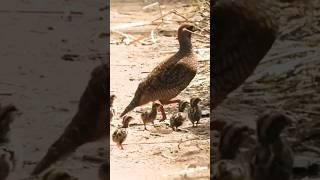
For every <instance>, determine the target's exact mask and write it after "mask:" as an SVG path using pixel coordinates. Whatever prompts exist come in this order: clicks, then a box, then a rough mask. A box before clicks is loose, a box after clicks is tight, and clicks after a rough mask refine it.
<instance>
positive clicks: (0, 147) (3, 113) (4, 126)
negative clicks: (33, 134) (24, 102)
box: [0, 105, 17, 180]
mask: <svg viewBox="0 0 320 180" xmlns="http://www.w3.org/2000/svg"><path fill="white" fill-rule="evenodd" d="M15 111H17V108H16V107H15V106H13V105H8V106H4V107H2V106H1V105H0V180H6V179H7V178H8V177H9V175H10V172H12V171H13V170H15V169H16V165H17V157H16V153H17V152H16V150H17V149H15V146H14V145H13V144H12V139H11V137H10V125H11V123H12V122H13V112H15Z"/></svg>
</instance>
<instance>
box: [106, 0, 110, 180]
mask: <svg viewBox="0 0 320 180" xmlns="http://www.w3.org/2000/svg"><path fill="white" fill-rule="evenodd" d="M105 17H106V21H105V23H106V34H107V36H106V44H105V49H106V63H107V74H106V123H105V124H106V132H107V139H106V151H107V152H106V161H107V162H106V164H107V165H108V166H107V169H106V171H107V179H108V180H109V179H110V137H109V136H110V114H109V113H110V110H109V109H110V76H111V74H110V0H106V11H105Z"/></svg>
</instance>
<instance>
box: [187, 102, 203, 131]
mask: <svg viewBox="0 0 320 180" xmlns="http://www.w3.org/2000/svg"><path fill="white" fill-rule="evenodd" d="M200 101H201V99H200V98H191V99H190V108H189V110H188V118H189V120H190V121H191V122H192V126H193V127H194V123H196V126H198V124H199V121H200V118H201V114H202V112H201V108H200V106H199V102H200Z"/></svg>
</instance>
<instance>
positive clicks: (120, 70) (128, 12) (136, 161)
mask: <svg viewBox="0 0 320 180" xmlns="http://www.w3.org/2000/svg"><path fill="white" fill-rule="evenodd" d="M181 5H183V4H178V5H176V6H175V5H166V7H163V11H164V12H163V13H164V14H165V12H168V11H169V10H171V9H173V8H175V7H177V6H181ZM143 6H144V5H143V4H142V3H125V4H123V3H115V2H113V3H111V29H112V28H114V29H116V28H117V27H120V26H123V24H128V23H133V22H148V21H152V20H154V19H156V18H157V17H160V13H159V11H158V9H156V10H153V11H152V10H151V11H142V7H143ZM173 18H176V17H173ZM156 27H157V26H156V25H144V26H141V27H132V28H125V29H121V30H119V31H121V32H122V33H126V34H129V35H132V36H134V37H137V38H139V37H142V36H145V35H146V36H147V38H145V39H144V42H137V43H133V44H130V45H126V44H125V43H123V42H124V41H125V40H123V36H122V35H119V33H117V32H113V31H112V33H111V64H110V69H111V75H112V76H111V92H110V94H115V95H116V96H117V99H116V100H115V106H116V107H117V111H118V113H121V111H123V110H124V108H125V107H126V106H127V105H128V103H129V102H130V101H131V99H132V97H133V95H134V92H135V90H136V88H137V86H138V83H139V82H140V81H141V80H142V79H143V78H144V77H145V76H146V75H147V74H148V72H150V71H151V70H152V69H153V67H155V66H156V65H157V64H158V63H159V62H161V61H162V60H164V59H165V58H166V57H167V56H170V55H171V54H173V53H174V52H175V51H177V49H178V41H177V39H176V31H177V29H178V27H179V24H178V23H174V22H173V23H171V24H163V25H162V26H160V28H163V29H164V31H166V32H168V33H171V34H170V35H168V36H165V35H164V33H161V30H160V31H157V32H160V33H158V34H157V35H156V42H152V41H151V40H150V38H149V37H150V32H151V31H152V30H154V29H156ZM194 44H195V49H197V48H199V47H197V43H196V42H194ZM208 53H209V51H207V54H208ZM198 54H199V53H198ZM205 58H207V57H205V56H204V55H201V54H199V59H205ZM208 60H209V59H208V58H207V60H206V61H200V62H199V73H198V75H197V76H196V77H195V79H194V80H193V81H192V83H191V84H190V85H189V87H188V88H187V89H186V90H184V91H183V92H182V93H181V94H180V95H179V96H178V98H179V99H184V100H187V101H189V100H190V98H192V97H200V98H201V99H202V100H203V101H202V102H201V106H202V107H203V109H204V110H208V108H209V107H208V106H209V98H208V97H209V77H210V75H209V61H208ZM150 108H151V103H149V104H147V105H144V106H142V107H138V108H136V109H135V110H134V111H133V112H131V113H130V114H129V115H131V116H133V117H134V118H135V119H134V121H133V122H132V126H131V127H129V128H128V138H127V139H126V141H125V143H124V150H120V149H119V148H118V147H117V146H116V145H115V143H114V142H112V139H111V136H110V141H111V150H110V157H111V161H110V162H111V167H110V170H111V179H188V178H190V179H209V164H210V162H209V160H210V159H209V158H210V156H209V152H210V143H209V141H210V140H209V118H203V119H201V124H200V125H199V127H197V128H192V124H191V122H189V121H188V122H186V123H185V124H184V125H183V127H182V128H181V129H182V130H181V131H178V132H173V131H172V130H171V128H169V127H167V125H166V124H168V121H169V120H168V119H169V118H170V116H171V114H172V113H171V112H172V111H176V108H177V107H174V106H172V107H168V106H165V109H166V112H167V116H168V118H167V121H166V122H165V123H158V120H160V118H161V114H160V113H158V117H157V120H156V126H155V127H152V126H151V125H149V126H147V128H148V129H149V131H144V126H143V123H142V120H141V119H140V113H139V112H141V111H145V110H149V109H150ZM112 124H113V126H112V127H111V134H112V133H113V131H114V130H115V129H116V127H117V125H118V124H121V119H120V118H119V117H116V118H115V119H114V120H113V121H112Z"/></svg>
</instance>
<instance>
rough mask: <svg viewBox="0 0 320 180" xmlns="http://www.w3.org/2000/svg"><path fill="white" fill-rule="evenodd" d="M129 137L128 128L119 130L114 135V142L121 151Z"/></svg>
mask: <svg viewBox="0 0 320 180" xmlns="http://www.w3.org/2000/svg"><path fill="white" fill-rule="evenodd" d="M127 135H128V132H127V130H126V128H117V129H116V130H115V131H114V132H113V134H112V140H113V142H115V143H116V144H117V146H118V147H119V148H120V149H123V146H122V143H123V142H124V141H125V140H126V138H127Z"/></svg>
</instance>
